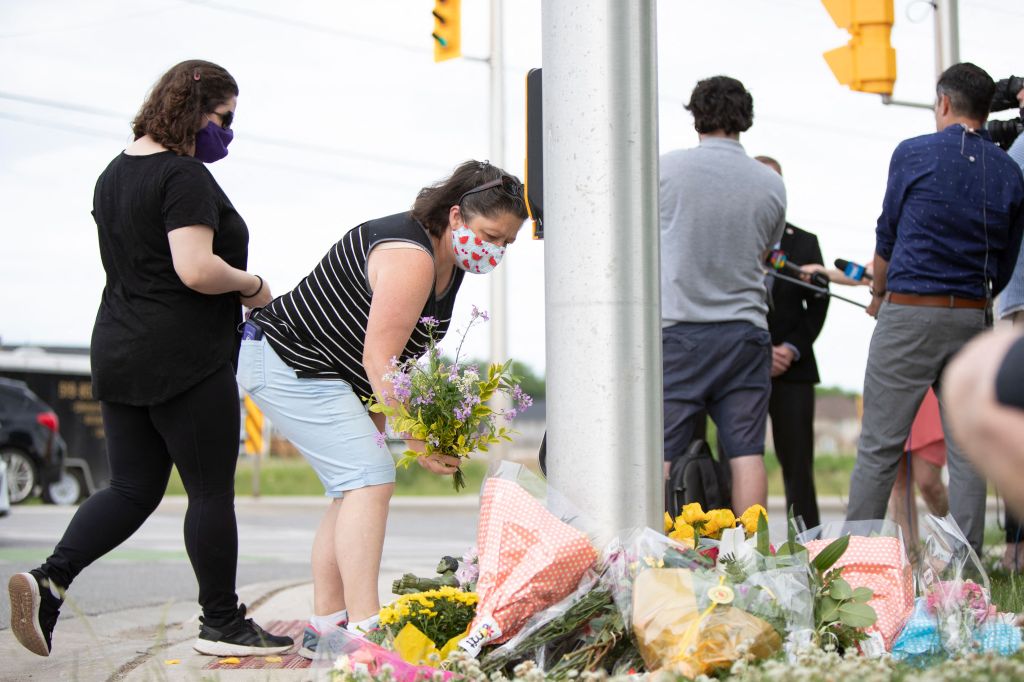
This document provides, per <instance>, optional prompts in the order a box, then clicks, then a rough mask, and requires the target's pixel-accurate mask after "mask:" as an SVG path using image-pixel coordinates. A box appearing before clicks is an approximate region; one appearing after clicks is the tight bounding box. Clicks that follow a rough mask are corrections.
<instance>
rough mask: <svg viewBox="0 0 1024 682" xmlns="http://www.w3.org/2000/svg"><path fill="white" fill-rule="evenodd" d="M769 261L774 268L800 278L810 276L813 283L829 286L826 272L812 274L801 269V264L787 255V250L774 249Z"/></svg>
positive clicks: (824, 287)
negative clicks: (792, 260) (794, 261)
mask: <svg viewBox="0 0 1024 682" xmlns="http://www.w3.org/2000/svg"><path fill="white" fill-rule="evenodd" d="M767 262H768V265H770V266H771V268H772V269H773V270H778V271H779V272H783V273H785V274H787V275H789V276H790V277H796V278H799V279H804V278H807V277H808V276H809V277H810V280H811V284H813V285H815V286H818V287H821V288H822V289H827V288H828V284H829V279H828V277H827V276H826V275H825V274H823V273H820V272H812V273H810V275H808V273H806V272H804V271H803V270H801V269H800V266H799V265H797V264H796V263H793V262H791V261H790V260H789V256H787V255H786V252H785V251H782V250H781V249H775V250H773V251H772V252H771V253H770V254H769V256H768V261H767Z"/></svg>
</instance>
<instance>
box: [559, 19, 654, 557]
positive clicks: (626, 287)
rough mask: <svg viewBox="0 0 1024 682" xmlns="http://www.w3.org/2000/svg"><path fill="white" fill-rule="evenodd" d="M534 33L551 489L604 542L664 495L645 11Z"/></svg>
mask: <svg viewBox="0 0 1024 682" xmlns="http://www.w3.org/2000/svg"><path fill="white" fill-rule="evenodd" d="M542 23H543V34H542V35H543V68H544V92H543V108H544V117H543V118H544V122H543V129H544V196H545V206H544V224H545V233H544V271H545V296H544V300H545V320H546V327H547V331H546V352H547V356H546V357H547V362H546V369H547V427H548V433H547V453H548V454H547V466H548V479H549V482H550V483H551V485H552V486H553V487H554V488H556V489H557V490H559V491H560V492H562V493H564V494H565V495H566V496H567V497H568V498H569V500H570V501H572V502H574V503H575V504H576V505H577V506H578V507H579V508H580V509H581V511H582V512H583V513H584V514H585V515H588V516H590V517H591V518H592V520H593V521H595V522H596V527H597V528H598V529H599V530H600V534H601V535H602V536H603V538H607V537H608V536H609V535H611V534H612V533H614V532H616V531H618V530H621V529H626V528H631V527H637V526H645V525H646V526H652V527H655V528H659V527H660V525H661V520H660V519H661V514H662V505H663V498H664V495H663V485H664V483H663V481H662V438H663V434H662V367H661V313H660V294H659V286H660V284H659V270H660V267H659V252H658V240H659V227H658V115H657V99H658V98H657V49H656V40H655V35H656V28H655V27H656V11H655V2H654V0H630V1H629V2H623V1H622V0H544V2H543V5H542ZM603 538H602V539H603Z"/></svg>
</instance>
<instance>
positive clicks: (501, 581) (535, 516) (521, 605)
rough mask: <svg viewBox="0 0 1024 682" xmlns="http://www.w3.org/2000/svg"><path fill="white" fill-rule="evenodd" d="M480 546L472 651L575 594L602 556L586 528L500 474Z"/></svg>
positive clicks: (489, 488) (484, 507) (488, 488)
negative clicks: (573, 523) (579, 527)
mask: <svg viewBox="0 0 1024 682" xmlns="http://www.w3.org/2000/svg"><path fill="white" fill-rule="evenodd" d="M477 547H478V550H479V567H480V576H479V579H478V580H477V585H476V591H477V594H478V595H479V598H480V601H479V603H478V604H477V612H476V618H475V619H474V620H473V624H472V626H471V628H470V633H469V636H468V637H466V638H465V639H464V640H463V641H462V642H461V644H460V646H462V648H464V649H465V650H466V651H468V652H470V653H471V654H472V655H476V654H478V653H479V651H480V647H481V646H482V645H484V644H489V643H501V642H504V641H506V640H508V639H509V638H510V637H512V636H513V635H514V634H516V632H518V631H519V629H520V628H522V626H523V624H524V623H526V621H527V619H529V618H530V616H532V615H533V614H535V613H537V612H538V611H541V610H543V609H545V608H547V607H548V606H551V605H552V604H555V603H557V602H558V601H560V600H562V599H563V598H565V597H566V596H567V595H569V594H570V593H571V592H572V591H573V590H575V589H576V588H577V586H578V585H579V582H580V579H581V578H582V577H583V575H584V574H585V573H586V572H587V570H588V569H589V568H590V567H591V566H593V564H594V561H595V560H596V558H597V550H595V549H594V547H593V545H592V544H591V542H590V540H589V538H588V537H587V535H586V534H584V533H583V532H581V531H579V530H577V529H575V528H573V527H572V526H570V525H569V524H567V523H564V522H563V521H561V520H559V519H558V518H557V517H556V516H554V515H553V514H552V513H551V512H549V511H548V510H547V509H545V508H544V507H543V506H542V505H541V504H540V503H539V502H538V501H537V500H536V499H534V498H533V497H532V496H531V495H530V494H529V493H528V492H527V491H526V490H524V489H523V488H522V487H521V486H519V485H517V484H516V483H514V482H512V481H508V480H502V479H499V478H490V479H488V480H487V482H486V483H485V484H484V489H483V493H482V495H481V504H480V521H479V525H478V528H477Z"/></svg>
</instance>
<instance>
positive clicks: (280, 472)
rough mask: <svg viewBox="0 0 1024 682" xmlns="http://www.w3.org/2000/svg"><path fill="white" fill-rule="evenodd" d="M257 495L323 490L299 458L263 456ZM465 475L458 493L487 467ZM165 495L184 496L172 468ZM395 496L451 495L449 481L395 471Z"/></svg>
mask: <svg viewBox="0 0 1024 682" xmlns="http://www.w3.org/2000/svg"><path fill="white" fill-rule="evenodd" d="M253 468H254V467H253V460H252V459H251V458H249V457H241V458H239V460H238V468H237V469H236V471H235V494H236V495H239V496H243V495H252V493H253V484H252V478H253ZM259 468H260V486H259V489H260V494H261V495H323V494H324V487H323V485H321V483H320V479H319V478H317V476H316V474H315V473H314V472H313V469H312V467H310V466H309V464H307V463H306V460H304V459H302V458H276V457H267V458H264V459H263V460H261V461H260V466H259ZM462 471H463V473H464V474H465V476H466V487H465V488H464V489H463V490H462V494H472V493H476V492H477V491H479V490H480V484H481V483H482V482H483V479H484V476H485V475H486V473H487V464H486V462H483V461H470V462H467V463H466V464H465V465H463V467H462ZM167 494H168V495H184V494H185V487H184V485H182V482H181V477H180V476H178V471H177V469H175V470H174V471H172V472H171V480H170V483H168V485H167ZM395 494H396V495H454V494H455V491H454V490H453V489H452V481H451V477H449V476H437V475H435V474H432V473H430V472H429V471H427V470H426V469H423V468H422V467H419V466H411V467H409V468H408V469H402V468H400V469H398V472H397V476H396V481H395Z"/></svg>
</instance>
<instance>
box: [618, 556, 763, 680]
mask: <svg viewBox="0 0 1024 682" xmlns="http://www.w3.org/2000/svg"><path fill="white" fill-rule="evenodd" d="M738 596H740V593H739V591H738V586H735V585H730V584H729V583H728V581H727V580H726V578H725V576H723V575H720V574H717V573H716V572H715V571H713V570H707V569H698V570H696V571H694V570H690V569H686V568H643V569H641V570H639V572H638V573H637V575H636V580H635V582H634V585H633V602H632V609H631V614H632V619H631V625H632V628H633V634H634V636H635V637H636V641H637V646H638V647H639V649H640V653H641V655H642V656H643V659H644V664H645V665H646V667H647V670H648V671H650V672H654V671H664V672H669V673H674V674H679V675H684V676H686V677H690V678H693V677H696V676H698V675H704V674H711V673H714V672H715V671H717V670H722V669H728V668H729V667H731V666H732V664H733V663H734V662H736V661H737V660H739V659H741V658H744V659H748V660H761V659H765V658H768V657H770V656H773V655H774V654H775V653H777V652H778V651H779V650H780V649H781V647H782V637H781V636H780V634H779V632H778V631H777V630H776V628H775V627H773V626H772V625H771V624H769V623H768V622H767V621H766V620H764V619H762V618H759V617H757V616H755V615H752V614H751V613H749V612H748V611H746V610H744V609H743V608H738V607H737V606H734V605H733V604H734V603H739V602H740V601H741V599H738V598H737V597H738ZM747 607H748V608H749V604H747Z"/></svg>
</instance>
